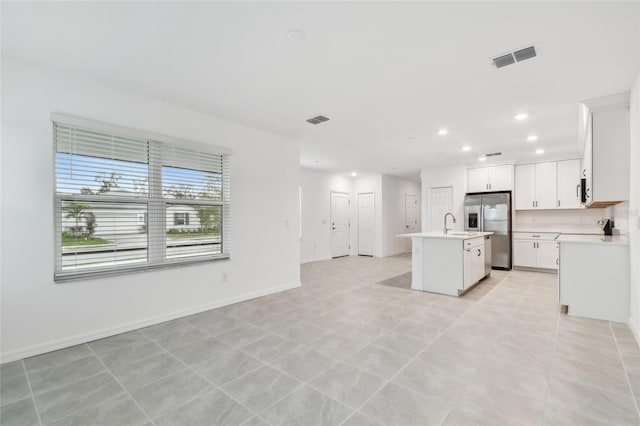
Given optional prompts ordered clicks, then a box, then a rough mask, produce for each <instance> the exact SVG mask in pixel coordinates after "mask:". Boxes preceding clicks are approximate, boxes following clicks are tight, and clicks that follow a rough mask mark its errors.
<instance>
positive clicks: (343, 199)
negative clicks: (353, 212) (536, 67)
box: [331, 191, 351, 257]
mask: <svg viewBox="0 0 640 426" xmlns="http://www.w3.org/2000/svg"><path fill="white" fill-rule="evenodd" d="M349 204H350V201H349V194H347V193H344V192H333V191H332V192H331V257H341V256H349V249H350V248H351V247H350V246H349V227H350V226H351V224H350V223H349Z"/></svg>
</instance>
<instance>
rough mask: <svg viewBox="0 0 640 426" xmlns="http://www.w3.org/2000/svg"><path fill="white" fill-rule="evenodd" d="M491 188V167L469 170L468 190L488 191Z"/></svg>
mask: <svg viewBox="0 0 640 426" xmlns="http://www.w3.org/2000/svg"><path fill="white" fill-rule="evenodd" d="M488 190H489V169H487V168H486V167H478V168H475V169H468V170H467V192H486V191H488Z"/></svg>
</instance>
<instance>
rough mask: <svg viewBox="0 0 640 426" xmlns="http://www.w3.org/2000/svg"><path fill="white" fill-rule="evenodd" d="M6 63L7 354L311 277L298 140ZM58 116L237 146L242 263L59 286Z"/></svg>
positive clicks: (236, 247) (236, 231)
mask: <svg viewBox="0 0 640 426" xmlns="http://www.w3.org/2000/svg"><path fill="white" fill-rule="evenodd" d="M1 71H2V100H1V102H2V105H1V106H2V133H1V136H2V144H1V150H2V155H1V160H2V163H1V166H2V170H1V176H2V177H1V184H2V187H1V189H2V191H1V209H2V210H1V221H0V224H1V228H2V242H1V252H2V258H1V265H0V268H1V274H0V279H1V295H2V301H1V308H2V313H1V323H2V325H1V334H2V337H1V347H2V352H1V353H0V357H1V359H2V361H9V360H11V359H17V358H21V357H24V356H28V355H33V354H37V353H41V352H45V351H49V350H53V349H58V348H61V347H65V346H69V345H71V344H76V343H79V342H82V341H86V340H89V339H94V338H98V337H104V336H106V335H110V334H115V333H117V332H122V331H126V330H129V329H133V328H137V327H139V326H142V325H149V324H152V323H156V322H159V321H162V320H166V319H170V318H174V317H178V316H182V315H185V314H187V313H192V312H197V311H201V310H205V309H209V308H211V307H215V306H219V305H222V304H228V303H231V302H234V301H238V300H241V299H245V298H250V297H255V296H257V295H261V294H266V293H269V292H273V291H277V290H281V289H284V288H287V287H292V286H298V285H299V275H300V274H299V264H300V262H299V256H300V249H299V225H298V217H299V216H298V182H299V181H300V179H299V174H300V169H299V148H298V145H297V143H294V142H291V141H288V140H286V139H283V138H281V137H278V136H275V135H272V134H269V133H266V132H263V131H260V130H256V129H252V128H249V127H246V126H242V125H238V124H234V123H230V122H228V121H224V120H221V119H218V118H216V117H213V116H210V115H206V114H202V113H199V112H195V111H192V110H188V109H185V108H182V107H179V106H175V105H169V104H166V103H163V102H160V101H156V100H152V99H149V98H145V97H142V96H139V95H137V94H134V93H130V92H126V91H121V90H118V89H114V88H110V87H106V86H103V85H100V84H97V83H93V82H89V81H83V80H82V79H79V78H77V77H73V78H72V77H70V76H64V75H60V74H56V73H50V72H47V71H44V70H40V69H37V68H32V67H30V66H27V65H24V64H21V63H19V62H16V61H13V60H9V59H8V58H4V57H3V58H2V69H1ZM52 112H60V113H66V114H71V115H77V116H81V117H85V118H89V119H93V120H98V121H103V122H106V123H112V124H115V125H121V126H127V127H133V128H138V129H142V130H147V131H151V132H154V133H159V134H165V135H168V136H174V137H178V138H185V139H189V140H194V141H200V142H204V143H211V144H214V145H219V146H225V147H228V148H230V149H231V150H232V151H233V157H232V159H231V167H232V181H231V182H232V191H233V192H232V229H233V230H232V240H233V241H232V259H231V260H229V261H219V262H214V263H207V264H202V265H198V266H189V267H181V268H174V269H166V270H161V271H154V272H145V273H138V274H132V275H122V276H118V277H113V278H103V279H95V280H86V281H81V282H73V283H66V284H55V283H54V282H53V270H54V243H53V241H54V234H53V229H54V225H53V185H52V176H53V142H52V136H51V135H52V130H51V121H50V115H51V113H52ZM18 183H19V184H18ZM287 223H288V226H287V225H286V224H287ZM223 273H227V274H228V281H227V282H222V275H223Z"/></svg>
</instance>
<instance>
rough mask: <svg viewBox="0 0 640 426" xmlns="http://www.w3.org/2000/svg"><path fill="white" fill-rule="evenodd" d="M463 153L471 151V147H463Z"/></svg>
mask: <svg viewBox="0 0 640 426" xmlns="http://www.w3.org/2000/svg"><path fill="white" fill-rule="evenodd" d="M462 150H463V151H471V147H470V146H469V145H466V146H463V147H462Z"/></svg>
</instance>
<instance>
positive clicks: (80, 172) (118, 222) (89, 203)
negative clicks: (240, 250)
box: [54, 122, 231, 281]
mask: <svg viewBox="0 0 640 426" xmlns="http://www.w3.org/2000/svg"><path fill="white" fill-rule="evenodd" d="M54 141H55V148H56V149H55V151H56V153H55V173H56V176H55V188H56V191H55V215H56V216H55V217H56V220H55V224H56V232H55V235H56V270H55V274H54V276H55V279H56V281H63V280H68V279H76V278H86V277H90V276H100V275H110V274H115V273H123V272H129V271H136V270H145V269H151V268H158V267H165V266H169V265H178V264H184V263H191V262H202V261H209V260H214V259H221V258H228V257H229V256H230V226H229V224H230V196H231V192H230V180H229V176H230V174H229V157H228V155H226V154H219V153H213V152H212V151H211V149H210V147H208V146H206V145H196V144H189V143H185V144H184V145H185V146H182V145H181V144H177V143H176V144H174V143H168V142H161V141H156V140H153V139H146V138H141V137H139V135H136V136H135V137H129V136H126V131H125V130H123V131H122V132H118V131H115V132H106V131H102V130H95V129H90V128H85V127H80V126H75V125H72V124H66V123H62V122H54ZM175 218H180V220H175Z"/></svg>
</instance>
